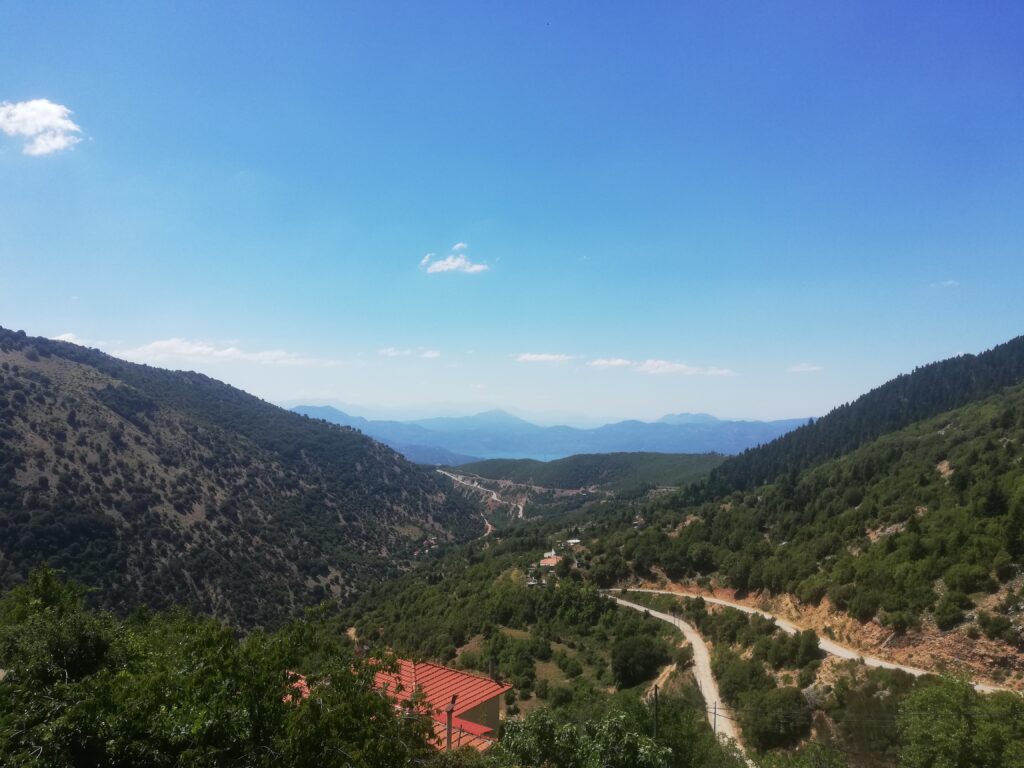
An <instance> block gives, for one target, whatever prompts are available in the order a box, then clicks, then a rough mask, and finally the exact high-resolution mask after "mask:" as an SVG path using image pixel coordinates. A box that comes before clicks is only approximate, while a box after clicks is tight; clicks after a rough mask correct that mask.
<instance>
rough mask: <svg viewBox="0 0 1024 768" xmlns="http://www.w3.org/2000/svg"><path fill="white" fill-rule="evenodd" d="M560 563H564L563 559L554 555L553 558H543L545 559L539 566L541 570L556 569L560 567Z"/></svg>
mask: <svg viewBox="0 0 1024 768" xmlns="http://www.w3.org/2000/svg"><path fill="white" fill-rule="evenodd" d="M560 562H562V557H561V556H560V555H552V556H551V557H547V556H545V557H544V558H543V559H542V560H541V561H540V562H539V563H538V565H539V566H540V567H541V568H554V567H555V566H556V565H558V564H559V563H560Z"/></svg>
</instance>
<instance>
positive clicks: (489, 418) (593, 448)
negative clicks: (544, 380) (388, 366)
mask: <svg viewBox="0 0 1024 768" xmlns="http://www.w3.org/2000/svg"><path fill="white" fill-rule="evenodd" d="M293 410H294V411H295V412H297V413H301V414H304V415H306V416H310V417H312V418H319V419H324V420H326V421H330V422H332V423H335V424H343V425H345V426H349V427H355V428H356V429H359V430H361V431H363V432H364V433H366V434H367V435H369V436H370V437H373V438H375V439H377V440H380V441H381V442H383V443H386V444H387V445H389V446H391V447H392V448H394V449H395V450H397V451H399V452H401V453H403V454H404V455H405V456H406V457H407V458H409V459H410V460H412V461H418V462H420V463H428V464H433V463H446V464H450V465H459V464H464V463H467V462H469V461H472V460H473V459H472V458H470V457H480V458H485V459H495V458H532V459H539V460H550V459H558V458H563V457H565V456H572V455H575V454H580V453H616V452H624V451H629V452H634V451H649V452H655V453H722V454H735V453H740V452H742V451H744V450H746V449H748V448H753V447H754V446H757V445H762V444H764V443H767V442H770V441H771V440H774V439H775V438H777V437H779V436H780V435H783V434H785V433H786V432H789V431H790V430H792V429H795V428H796V427H799V426H800V425H802V424H804V423H806V421H807V420H806V419H783V420H781V421H727V420H724V419H717V418H715V417H714V416H709V415H708V414H673V415H669V416H665V417H663V418H662V419H660V420H659V421H656V422H647V421H620V422H616V423H614V424H605V425H604V426H601V427H596V428H592V429H580V428H577V427H567V426H555V427H541V426H538V425H536V424H532V423H530V422H528V421H525V420H524V419H520V418H518V417H517V416H513V415H512V414H509V413H506V412H504V411H500V410H493V411H486V412H484V413H478V414H476V415H473V416H460V417H441V418H434V419H420V420H418V421H409V422H405V421H375V420H371V419H364V418H361V417H359V416H351V415H349V414H347V413H345V412H344V411H340V410H338V409H337V408H332V407H331V406H298V407H296V408H294V409H293ZM428 448H430V449H438V450H440V451H445V452H448V453H449V454H451V455H448V456H446V454H443V453H438V454H432V453H430V452H426V451H425V449H428Z"/></svg>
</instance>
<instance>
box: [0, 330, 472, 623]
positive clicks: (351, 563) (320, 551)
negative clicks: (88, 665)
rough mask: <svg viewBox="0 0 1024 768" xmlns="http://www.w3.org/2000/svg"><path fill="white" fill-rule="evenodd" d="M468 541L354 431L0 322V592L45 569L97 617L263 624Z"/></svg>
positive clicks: (458, 503) (390, 456)
mask: <svg viewBox="0 0 1024 768" xmlns="http://www.w3.org/2000/svg"><path fill="white" fill-rule="evenodd" d="M482 532H483V525H482V522H481V520H480V517H479V515H478V514H477V511H476V508H475V507H474V505H473V504H472V503H471V502H469V501H467V500H465V499H464V498H462V497H461V496H460V495H458V494H456V493H452V492H451V488H450V485H449V484H448V482H447V481H446V480H445V479H444V478H443V477H441V476H440V475H438V474H437V473H433V472H426V471H424V470H422V469H420V468H418V467H416V466H414V465H412V464H410V463H409V462H408V461H406V460H405V459H403V458H402V457H401V456H399V455H398V454H396V453H395V452H394V451H392V450H391V449H389V448H387V447H385V446H383V445H381V444H379V443H376V442H374V441H373V440H371V439H369V438H367V437H365V436H363V435H361V434H359V433H358V432H356V431H355V430H352V429H347V428H344V427H339V426H334V425H328V424H325V423H323V422H319V421H314V420H310V419H307V418H303V417H301V416H298V415H296V414H293V413H289V412H287V411H285V410H282V409H280V408H277V407H276V406H273V405H270V404H269V403H265V402H263V401H261V400H259V399H258V398H255V397H252V396H251V395H248V394H246V393H244V392H242V391H240V390H237V389H234V388H233V387H230V386H227V385H225V384H222V383H220V382H218V381H215V380H213V379H210V378H208V377H206V376H203V375H200V374H196V373H185V372H174V371H167V370H162V369H158V368H151V367H148V366H143V365H134V364H131V363H127V362H124V361H121V360H118V359H116V358H113V357H110V356H108V355H105V354H102V353H100V352H98V351H95V350H90V349H86V348H83V347H80V346H75V345H72V344H67V343H63V342H56V341H50V340H47V339H40V338H30V337H27V336H25V335H24V334H23V333H21V332H17V333H16V332H12V331H8V330H2V329H0V584H4V585H10V584H12V583H16V582H17V581H18V580H20V579H22V578H23V577H24V576H25V574H26V573H27V572H28V571H29V569H31V568H32V567H33V566H35V565H37V564H39V563H41V562H43V561H48V562H49V563H50V564H52V565H53V566H56V567H59V568H62V569H64V570H66V572H67V573H68V574H69V575H71V576H73V577H74V578H76V579H78V580H80V581H81V582H83V583H87V584H89V585H90V586H93V587H96V588H97V592H96V593H95V600H96V601H97V602H98V603H99V604H100V605H103V606H109V607H113V608H116V609H118V610H122V611H127V610H129V609H131V608H132V607H133V606H135V605H138V604H147V605H150V606H154V607H160V606H165V605H169V604H171V603H177V604H183V605H188V606H192V607H194V608H196V609H199V610H201V611H203V612H205V613H209V614H213V615H217V616H220V617H223V618H226V619H229V620H231V621H233V622H235V623H238V624H242V625H251V624H263V623H275V622H278V621H280V620H282V619H283V618H285V617H287V616H288V615H290V614H292V613H294V612H295V611H296V610H297V609H298V608H300V607H301V606H302V605H305V604H310V603H314V602H317V601H319V600H322V599H324V598H327V597H329V596H330V597H334V598H342V597H344V596H345V595H348V594H350V593H351V592H353V591H355V590H358V589H359V588H361V587H362V586H364V585H365V584H366V583H367V582H368V581H371V580H374V579H377V578H381V577H384V576H386V575H388V574H393V573H394V572H395V571H396V569H399V568H401V566H402V565H403V564H404V563H407V562H408V561H409V560H410V558H412V557H413V556H415V555H417V554H419V553H423V552H425V551H427V550H428V549H429V548H431V547H432V546H435V545H436V544H438V543H443V542H445V541H448V540H456V539H465V538H469V537H473V536H476V535H479V534H481V533H482Z"/></svg>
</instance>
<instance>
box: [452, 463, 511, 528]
mask: <svg viewBox="0 0 1024 768" xmlns="http://www.w3.org/2000/svg"><path fill="white" fill-rule="evenodd" d="M437 471H438V472H440V473H441V474H442V475H444V476H445V477H447V478H448V479H449V480H451V481H452V482H455V483H458V484H459V485H464V486H466V487H467V488H472V489H473V490H474V491H483V492H484V493H485V494H487V493H489V494H491V500H492V501H494V502H495V503H497V504H508V505H509V506H510V507H511V508H512V509H513V511H514V512H515V513H516V517H517V518H519V519H520V520H522V519H523V511H524V510H523V505H522V504H519V503H517V502H515V501H505V500H504V499H503V498H501V496H499V495H498V492H497V491H492V490H491V489H490V488H485V487H484V486H482V485H480V484H479V483H477V482H476V481H473V482H469V481H468V480H465V479H463V478H462V476H461V475H455V474H452V473H451V472H446V471H445V470H443V469H439V470H437ZM485 522H486V521H485ZM488 525H490V523H488Z"/></svg>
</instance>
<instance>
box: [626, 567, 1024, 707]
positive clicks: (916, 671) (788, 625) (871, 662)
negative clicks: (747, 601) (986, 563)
mask: <svg viewBox="0 0 1024 768" xmlns="http://www.w3.org/2000/svg"><path fill="white" fill-rule="evenodd" d="M625 591H627V592H646V593H648V594H653V595H672V596H674V597H690V598H696V597H699V598H701V599H702V600H704V602H705V603H710V604H712V605H721V606H724V607H726V608H735V609H736V610H737V611H742V612H743V613H747V614H751V615H753V614H756V615H758V616H763V617H764V618H766V619H771V620H772V621H774V622H775V624H776V626H778V628H779V629H781V630H782V631H783V632H785V633H786V634H788V635H795V634H796V633H798V632H803V631H804V630H805V629H810V628H809V627H801V626H798V625H797V624H794V623H793V622H792V621H790V620H789V619H784V618H782V617H781V616H776V615H775V614H773V613H769V612H768V611H762V610H761V609H760V608H753V607H751V606H749V605H744V604H743V603H738V602H735V601H733V600H724V599H722V598H720V597H708V596H707V595H702V594H700V593H699V592H673V591H671V590H667V589H644V588H639V587H638V588H631V587H626V588H625ZM815 635H816V636H817V638H818V647H819V648H821V650H823V651H824V652H825V653H828V654H831V655H832V656H837V657H839V658H841V659H852V660H854V661H858V662H860V663H862V664H864V665H866V666H868V667H881V668H882V669H898V670H901V671H903V672H906V673H907V674H910V675H913V676H914V677H920V676H921V675H934V674H938V673H937V672H935V671H933V670H927V669H921V668H920V667H911V666H908V665H906V664H898V663H896V662H893V661H887V660H885V659H882V658H879V657H877V656H870V655H867V654H865V653H863V652H862V651H858V650H856V649H855V648H850V647H848V646H845V645H841V644H839V643H837V642H835V641H834V640H831V639H829V638H827V637H822V636H821V635H819V634H818V633H817V632H815ZM971 685H973V686H974V689H975V690H976V691H979V692H980V693H994V692H996V691H1013V689H1012V688H1007V687H1004V686H999V685H992V684H991V683H980V682H976V681H973V680H972V681H971Z"/></svg>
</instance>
